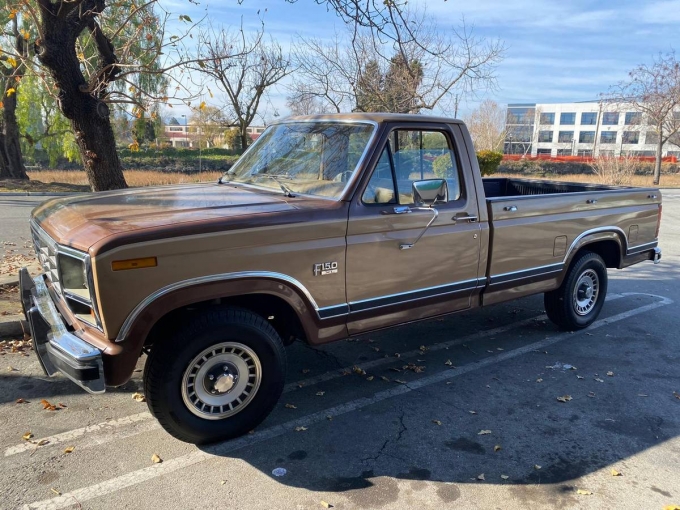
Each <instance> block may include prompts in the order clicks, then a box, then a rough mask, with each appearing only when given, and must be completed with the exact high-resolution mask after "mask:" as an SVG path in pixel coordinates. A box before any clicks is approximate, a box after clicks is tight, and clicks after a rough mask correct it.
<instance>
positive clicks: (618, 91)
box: [605, 52, 680, 185]
mask: <svg viewBox="0 0 680 510" xmlns="http://www.w3.org/2000/svg"><path fill="white" fill-rule="evenodd" d="M605 99H606V100H607V101H609V102H614V103H618V104H626V105H629V106H630V107H631V108H633V109H635V110H637V111H639V112H641V113H642V114H643V116H645V118H646V119H645V120H646V124H648V126H649V128H650V129H651V130H652V132H654V133H656V135H657V136H658V139H656V137H655V139H656V142H657V143H656V163H655V165H654V184H655V185H658V184H659V181H660V179H661V158H662V154H663V146H664V144H665V143H666V142H668V141H669V140H671V141H673V140H675V139H676V138H677V133H679V132H680V114H678V112H679V111H680V63H679V62H678V60H677V59H676V57H675V53H674V52H671V53H668V54H666V55H659V56H658V57H657V58H656V59H655V60H654V61H653V62H652V64H651V65H648V64H641V65H639V66H637V67H636V68H635V69H633V70H632V71H631V72H630V73H628V80H626V81H623V82H621V83H619V84H618V85H616V86H614V87H612V88H611V90H610V91H609V94H607V95H606V96H605Z"/></svg>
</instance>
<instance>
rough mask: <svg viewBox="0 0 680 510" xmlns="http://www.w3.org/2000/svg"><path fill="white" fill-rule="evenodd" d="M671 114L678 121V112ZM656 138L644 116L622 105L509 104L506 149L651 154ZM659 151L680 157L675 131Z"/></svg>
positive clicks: (528, 153) (570, 153)
mask: <svg viewBox="0 0 680 510" xmlns="http://www.w3.org/2000/svg"><path fill="white" fill-rule="evenodd" d="M673 115H674V118H675V119H677V121H678V122H680V111H677V112H674V114H673ZM657 143H658V136H657V135H656V133H654V131H653V129H652V128H651V127H650V126H648V125H647V124H646V119H645V116H644V115H643V114H642V113H640V112H638V111H635V110H634V109H633V108H632V107H626V106H625V105H619V104H613V103H602V102H600V101H585V102H579V103H553V104H548V103H545V104H535V103H531V104H509V105H508V111H507V117H506V139H505V145H504V152H505V153H506V154H522V155H526V156H540V155H546V156H548V155H550V156H621V155H624V156H625V155H634V156H649V157H654V156H655V155H656V146H657ZM662 155H663V156H680V134H676V135H675V136H674V137H671V139H670V140H669V141H668V142H666V144H665V145H664V148H663V153H662Z"/></svg>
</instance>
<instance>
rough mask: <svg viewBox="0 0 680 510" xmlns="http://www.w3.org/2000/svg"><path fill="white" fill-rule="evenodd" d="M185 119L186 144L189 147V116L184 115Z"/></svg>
mask: <svg viewBox="0 0 680 510" xmlns="http://www.w3.org/2000/svg"><path fill="white" fill-rule="evenodd" d="M182 117H183V118H184V144H185V145H188V144H189V132H188V129H189V128H188V127H187V116H186V115H182Z"/></svg>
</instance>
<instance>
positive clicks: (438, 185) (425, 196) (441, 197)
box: [413, 179, 449, 207]
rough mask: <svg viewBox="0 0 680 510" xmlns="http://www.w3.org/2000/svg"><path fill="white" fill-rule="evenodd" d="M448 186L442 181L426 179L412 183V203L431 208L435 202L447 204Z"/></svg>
mask: <svg viewBox="0 0 680 510" xmlns="http://www.w3.org/2000/svg"><path fill="white" fill-rule="evenodd" d="M448 200H449V186H448V184H446V180H444V179H427V180H424V181H415V182H414V183H413V203H414V204H415V205H426V206H428V207H432V206H433V205H434V204H436V203H437V202H448Z"/></svg>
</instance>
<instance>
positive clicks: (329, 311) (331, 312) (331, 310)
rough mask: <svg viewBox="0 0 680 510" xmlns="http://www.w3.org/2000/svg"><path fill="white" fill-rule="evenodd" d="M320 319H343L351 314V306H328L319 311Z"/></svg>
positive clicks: (345, 304)
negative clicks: (342, 317)
mask: <svg viewBox="0 0 680 510" xmlns="http://www.w3.org/2000/svg"><path fill="white" fill-rule="evenodd" d="M317 313H318V314H319V319H331V318H333V317H341V316H343V315H347V314H348V313H349V305H348V304H347V303H343V304H341V305H333V306H326V307H324V308H319V309H318V310H317Z"/></svg>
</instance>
